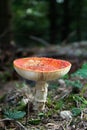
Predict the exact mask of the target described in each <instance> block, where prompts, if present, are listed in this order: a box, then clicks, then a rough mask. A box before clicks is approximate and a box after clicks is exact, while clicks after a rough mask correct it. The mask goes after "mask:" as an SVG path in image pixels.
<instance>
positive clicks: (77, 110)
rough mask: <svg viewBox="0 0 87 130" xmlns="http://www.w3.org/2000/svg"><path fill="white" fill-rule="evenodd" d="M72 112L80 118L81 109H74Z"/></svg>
mask: <svg viewBox="0 0 87 130" xmlns="http://www.w3.org/2000/svg"><path fill="white" fill-rule="evenodd" d="M71 112H72V114H73V116H78V115H80V114H81V109H80V108H77V107H74V108H72V110H71Z"/></svg>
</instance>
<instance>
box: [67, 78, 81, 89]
mask: <svg viewBox="0 0 87 130" xmlns="http://www.w3.org/2000/svg"><path fill="white" fill-rule="evenodd" d="M65 83H66V85H67V86H72V87H73V88H79V89H80V88H82V87H83V84H82V83H81V81H80V80H77V81H71V80H65Z"/></svg>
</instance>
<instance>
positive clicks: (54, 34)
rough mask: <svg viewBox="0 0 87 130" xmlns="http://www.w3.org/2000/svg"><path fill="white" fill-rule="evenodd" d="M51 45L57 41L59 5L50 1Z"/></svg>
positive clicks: (53, 0) (54, 1)
mask: <svg viewBox="0 0 87 130" xmlns="http://www.w3.org/2000/svg"><path fill="white" fill-rule="evenodd" d="M49 22H50V43H52V44H53V43H55V42H56V40H57V3H56V0H50V1H49Z"/></svg>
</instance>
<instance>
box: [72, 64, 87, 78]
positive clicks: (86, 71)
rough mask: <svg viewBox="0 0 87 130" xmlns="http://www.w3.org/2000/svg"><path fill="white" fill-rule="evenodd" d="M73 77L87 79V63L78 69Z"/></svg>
mask: <svg viewBox="0 0 87 130" xmlns="http://www.w3.org/2000/svg"><path fill="white" fill-rule="evenodd" d="M71 76H72V77H75V76H76V77H81V78H87V63H84V64H83V65H82V67H81V69H78V70H77V71H76V72H75V73H73V74H71Z"/></svg>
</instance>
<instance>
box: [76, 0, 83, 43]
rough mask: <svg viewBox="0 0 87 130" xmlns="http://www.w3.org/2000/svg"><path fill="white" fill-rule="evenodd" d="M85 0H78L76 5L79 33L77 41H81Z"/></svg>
mask: <svg viewBox="0 0 87 130" xmlns="http://www.w3.org/2000/svg"><path fill="white" fill-rule="evenodd" d="M82 3H84V1H83V0H77V1H76V4H75V5H78V6H76V33H77V41H81V39H82V38H81V37H82V36H81V21H82V9H83V4H82Z"/></svg>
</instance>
